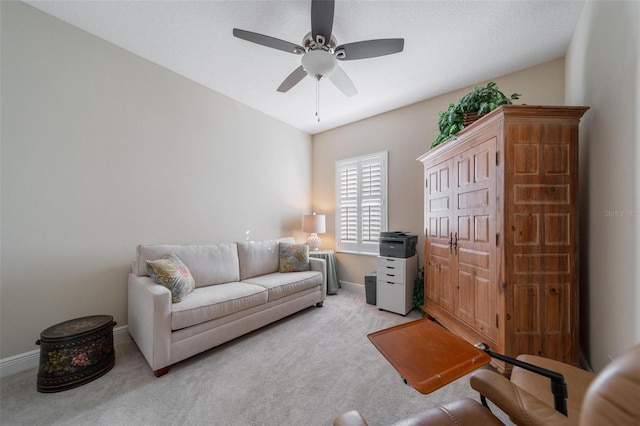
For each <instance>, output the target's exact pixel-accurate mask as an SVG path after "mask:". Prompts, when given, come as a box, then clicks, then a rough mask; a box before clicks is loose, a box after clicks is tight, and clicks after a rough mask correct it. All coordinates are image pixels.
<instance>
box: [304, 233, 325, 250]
mask: <svg viewBox="0 0 640 426" xmlns="http://www.w3.org/2000/svg"><path fill="white" fill-rule="evenodd" d="M307 243H309V250H313V251H317V250H319V249H320V244H322V240H321V239H320V237H318V234H316V233H315V232H314V233H313V234H311V236H309V239H308V240H307Z"/></svg>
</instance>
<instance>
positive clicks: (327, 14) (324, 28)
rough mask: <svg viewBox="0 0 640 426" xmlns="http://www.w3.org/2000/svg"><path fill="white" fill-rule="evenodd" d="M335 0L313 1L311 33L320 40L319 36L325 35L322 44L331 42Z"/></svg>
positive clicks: (315, 38)
mask: <svg viewBox="0 0 640 426" xmlns="http://www.w3.org/2000/svg"><path fill="white" fill-rule="evenodd" d="M334 6H335V3H334V0H312V1H311V35H312V36H313V40H314V41H316V42H318V37H317V36H321V37H323V42H322V43H320V44H325V43H329V40H331V31H333V11H334Z"/></svg>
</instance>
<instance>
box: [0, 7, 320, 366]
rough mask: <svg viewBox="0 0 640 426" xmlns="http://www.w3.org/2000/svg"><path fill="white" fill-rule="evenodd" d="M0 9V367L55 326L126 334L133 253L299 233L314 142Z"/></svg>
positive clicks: (80, 37) (60, 28)
mask: <svg viewBox="0 0 640 426" xmlns="http://www.w3.org/2000/svg"><path fill="white" fill-rule="evenodd" d="M0 3H1V5H0V7H1V19H2V21H1V31H2V33H1V37H2V40H1V41H2V45H1V48H2V64H1V67H2V68H1V73H2V74H1V78H2V100H1V107H2V110H1V113H2V116H1V119H2V131H1V138H2V139H1V154H2V156H1V169H0V170H1V177H2V182H1V213H2V216H1V237H2V238H1V239H2V251H1V262H2V264H1V275H0V295H1V297H0V299H1V305H0V311H1V313H0V323H1V324H0V335H1V342H0V343H1V345H0V346H1V348H2V352H1V353H0V358H5V357H8V356H13V355H16V354H20V353H24V352H26V351H32V350H34V349H37V347H36V346H34V342H35V340H36V339H37V338H39V336H40V332H41V331H42V330H44V329H45V328H47V327H49V326H51V325H53V324H56V323H58V322H60V321H63V320H67V319H71V318H75V317H79V316H84V315H94V314H110V315H113V316H114V319H115V320H116V321H117V322H118V325H125V324H126V323H127V317H126V309H127V300H126V286H127V274H128V272H129V271H130V268H131V266H130V262H131V260H132V259H133V256H134V254H135V247H136V245H137V244H140V243H154V242H157V243H215V242H221V241H238V240H241V239H245V238H251V239H255V240H259V239H264V238H273V237H279V236H282V235H293V236H295V237H297V238H299V239H302V238H304V237H305V236H304V235H303V234H301V233H300V232H299V231H300V229H301V217H302V215H303V214H304V213H308V212H309V210H310V205H311V198H310V194H311V137H310V136H309V135H307V134H305V133H303V132H300V131H298V130H295V129H293V128H291V127H289V126H287V125H285V124H283V123H281V122H279V121H276V120H273V119H271V118H269V117H267V116H266V115H264V114H262V113H259V112H257V111H255V110H252V109H250V108H248V107H246V106H244V105H240V104H238V103H236V102H234V101H232V100H230V99H228V98H226V97H224V96H222V95H220V94H218V93H215V92H212V91H210V90H208V89H206V88H204V87H202V86H200V85H198V84H196V83H194V82H192V81H189V80H187V79H185V78H182V77H180V76H178V75H176V74H174V73H172V72H170V71H168V70H166V69H163V68H161V67H159V66H157V65H155V64H152V63H150V62H148V61H145V60H144V59H142V58H140V57H137V56H135V55H133V54H130V53H128V52H126V51H124V50H122V49H120V48H118V47H115V46H113V45H111V44H109V43H107V42H105V41H103V40H100V39H98V38H96V37H94V36H92V35H89V34H88V33H86V32H83V31H81V30H79V29H77V28H75V27H72V26H70V25H68V24H65V23H63V22H62V21H59V20H57V19H55V18H53V17H51V16H49V15H46V14H44V13H42V12H40V11H38V10H36V9H34V8H32V7H30V6H27V5H25V4H23V3H19V2H5V1H3V2H0ZM246 231H250V233H249V234H248V235H247V234H246Z"/></svg>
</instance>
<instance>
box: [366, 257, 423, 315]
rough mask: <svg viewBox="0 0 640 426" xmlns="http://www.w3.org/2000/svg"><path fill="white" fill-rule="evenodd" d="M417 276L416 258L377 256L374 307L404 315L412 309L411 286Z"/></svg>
mask: <svg viewBox="0 0 640 426" xmlns="http://www.w3.org/2000/svg"><path fill="white" fill-rule="evenodd" d="M417 276H418V256H412V257H409V258H407V259H401V258H397V257H382V256H378V267H377V269H376V305H377V306H378V309H384V310H385V311H391V312H395V313H397V314H400V315H406V314H407V313H409V311H410V310H411V308H412V307H413V306H412V305H413V286H414V284H415V281H416V277H417Z"/></svg>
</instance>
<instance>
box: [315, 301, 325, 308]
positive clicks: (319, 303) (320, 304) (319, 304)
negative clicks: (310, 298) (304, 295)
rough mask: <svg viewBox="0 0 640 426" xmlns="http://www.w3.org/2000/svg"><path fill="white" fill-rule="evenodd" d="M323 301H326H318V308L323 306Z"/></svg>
mask: <svg viewBox="0 0 640 426" xmlns="http://www.w3.org/2000/svg"><path fill="white" fill-rule="evenodd" d="M323 303H324V301H322V302H318V303H316V306H317V307H318V308H322V304H323Z"/></svg>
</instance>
